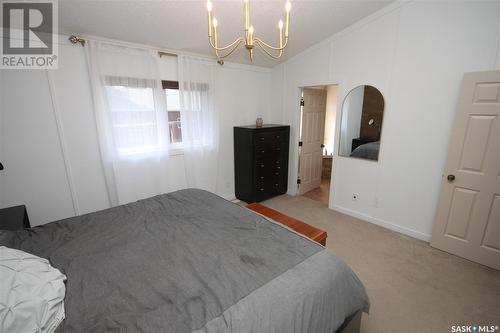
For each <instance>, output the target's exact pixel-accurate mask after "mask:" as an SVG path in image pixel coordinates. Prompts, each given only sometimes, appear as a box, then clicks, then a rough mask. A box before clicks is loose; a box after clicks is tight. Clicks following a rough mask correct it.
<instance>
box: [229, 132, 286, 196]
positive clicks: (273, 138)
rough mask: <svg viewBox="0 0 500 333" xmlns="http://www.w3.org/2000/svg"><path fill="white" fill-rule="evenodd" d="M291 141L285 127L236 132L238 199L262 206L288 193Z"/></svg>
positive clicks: (235, 164)
mask: <svg viewBox="0 0 500 333" xmlns="http://www.w3.org/2000/svg"><path fill="white" fill-rule="evenodd" d="M289 138H290V126H285V125H264V126H263V127H260V128H256V127H255V126H241V127H235V128H234V182H235V192H236V193H235V194H236V198H238V199H240V200H243V201H245V202H259V201H262V200H266V199H269V198H271V197H273V196H276V195H279V194H285V193H286V191H287V184H288V145H289Z"/></svg>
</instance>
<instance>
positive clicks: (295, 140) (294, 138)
mask: <svg viewBox="0 0 500 333" xmlns="http://www.w3.org/2000/svg"><path fill="white" fill-rule="evenodd" d="M321 86H326V87H328V86H337V87H338V90H337V109H336V111H335V119H336V121H335V131H334V133H335V135H334V137H335V139H334V140H335V142H338V139H339V129H340V127H339V122H338V121H337V120H338V119H339V112H340V113H341V112H342V110H339V103H340V105H342V101H343V100H344V98H343V97H344V96H343V94H342V93H343V91H341V89H340V87H341V85H340V84H339V83H317V84H316V83H311V84H304V85H300V86H298V87H297V90H296V92H297V94H296V95H295V96H296V100H295V124H296V125H297V126H296V128H295V131H293V132H292V131H291V132H290V144H292V145H294V149H296V151H295V152H294V153H291V154H290V157H289V161H288V165H290V166H293V167H290V168H289V173H288V176H289V183H288V184H289V186H288V194H289V195H293V196H297V195H299V191H298V189H299V186H298V184H297V179H298V178H299V163H300V153H299V149H298V147H299V141H300V135H299V133H300V129H301V128H300V127H301V126H302V119H301V114H300V99H301V98H302V89H304V88H311V87H321ZM327 98H328V95H327ZM325 115H326V114H325ZM291 127H292V128H293V125H292V126H291ZM292 133H293V134H292ZM332 156H333V157H334V158H338V145H337V144H334V145H333V155H332ZM292 157H295V158H296V159H297V160H296V161H295V162H296V163H293V161H291V158H292ZM334 169H335V168H334V166H333V164H332V173H331V174H330V188H332V187H331V185H332V182H333V174H334ZM290 185H292V186H290ZM331 194H332V193H331V191H330V195H329V198H328V201H329V202H328V208H331V207H330V202H331V199H332V195H331Z"/></svg>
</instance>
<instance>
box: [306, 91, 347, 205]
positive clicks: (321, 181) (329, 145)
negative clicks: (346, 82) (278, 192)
mask: <svg viewBox="0 0 500 333" xmlns="http://www.w3.org/2000/svg"><path fill="white" fill-rule="evenodd" d="M337 91H338V86H337V85H322V86H311V87H302V88H301V89H300V95H301V101H300V124H299V159H298V161H299V163H298V181H297V183H298V194H299V195H303V196H305V197H307V198H309V199H312V200H315V201H318V202H321V203H322V204H324V205H326V206H328V203H329V198H330V193H331V188H330V187H331V179H332V169H333V162H334V161H333V152H334V140H335V121H336V114H337Z"/></svg>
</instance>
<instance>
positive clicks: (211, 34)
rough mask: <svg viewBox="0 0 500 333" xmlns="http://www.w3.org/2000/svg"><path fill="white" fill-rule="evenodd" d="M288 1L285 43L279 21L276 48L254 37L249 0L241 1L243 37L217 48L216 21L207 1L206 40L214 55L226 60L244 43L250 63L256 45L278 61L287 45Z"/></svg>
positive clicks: (287, 6)
mask: <svg viewBox="0 0 500 333" xmlns="http://www.w3.org/2000/svg"><path fill="white" fill-rule="evenodd" d="M291 7H292V6H291V4H290V1H287V3H286V5H285V24H284V28H285V31H284V38H285V42H284V43H283V21H282V20H279V22H278V33H279V38H278V40H279V45H278V47H274V46H271V45H269V44H267V43H266V42H264V41H263V40H262V39H260V38H259V37H256V36H255V29H254V27H253V26H252V25H251V24H250V4H249V0H243V17H244V31H245V37H239V38H237V39H236V40H235V41H234V42H232V43H231V44H229V45H227V46H222V47H220V46H219V41H218V36H217V26H218V22H217V19H216V18H215V17H214V18H212V2H211V1H210V0H208V1H207V11H208V40H209V42H210V45H211V46H212V48H213V49H214V50H215V55H216V56H217V58H218V59H219V60H220V59H222V58H226V57H228V56H229V55H231V54H232V53H233V52H234V51H235V50H236V49H237V48H238V46H240V44H241V43H243V42H245V48H246V49H247V50H248V55H249V57H250V61H253V51H254V46H255V45H258V46H259V47H260V48H261V49H262V50H263V51H264V52H265V53H266V54H267V55H268V56H270V57H271V58H273V59H279V58H280V57H281V56H282V54H283V50H284V49H285V47H286V45H287V44H288V25H289V23H290V9H291Z"/></svg>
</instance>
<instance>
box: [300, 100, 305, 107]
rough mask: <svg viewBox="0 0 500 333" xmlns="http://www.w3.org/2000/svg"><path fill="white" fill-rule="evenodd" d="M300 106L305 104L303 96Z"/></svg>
mask: <svg viewBox="0 0 500 333" xmlns="http://www.w3.org/2000/svg"><path fill="white" fill-rule="evenodd" d="M300 106H304V99H303V98H301V99H300Z"/></svg>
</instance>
